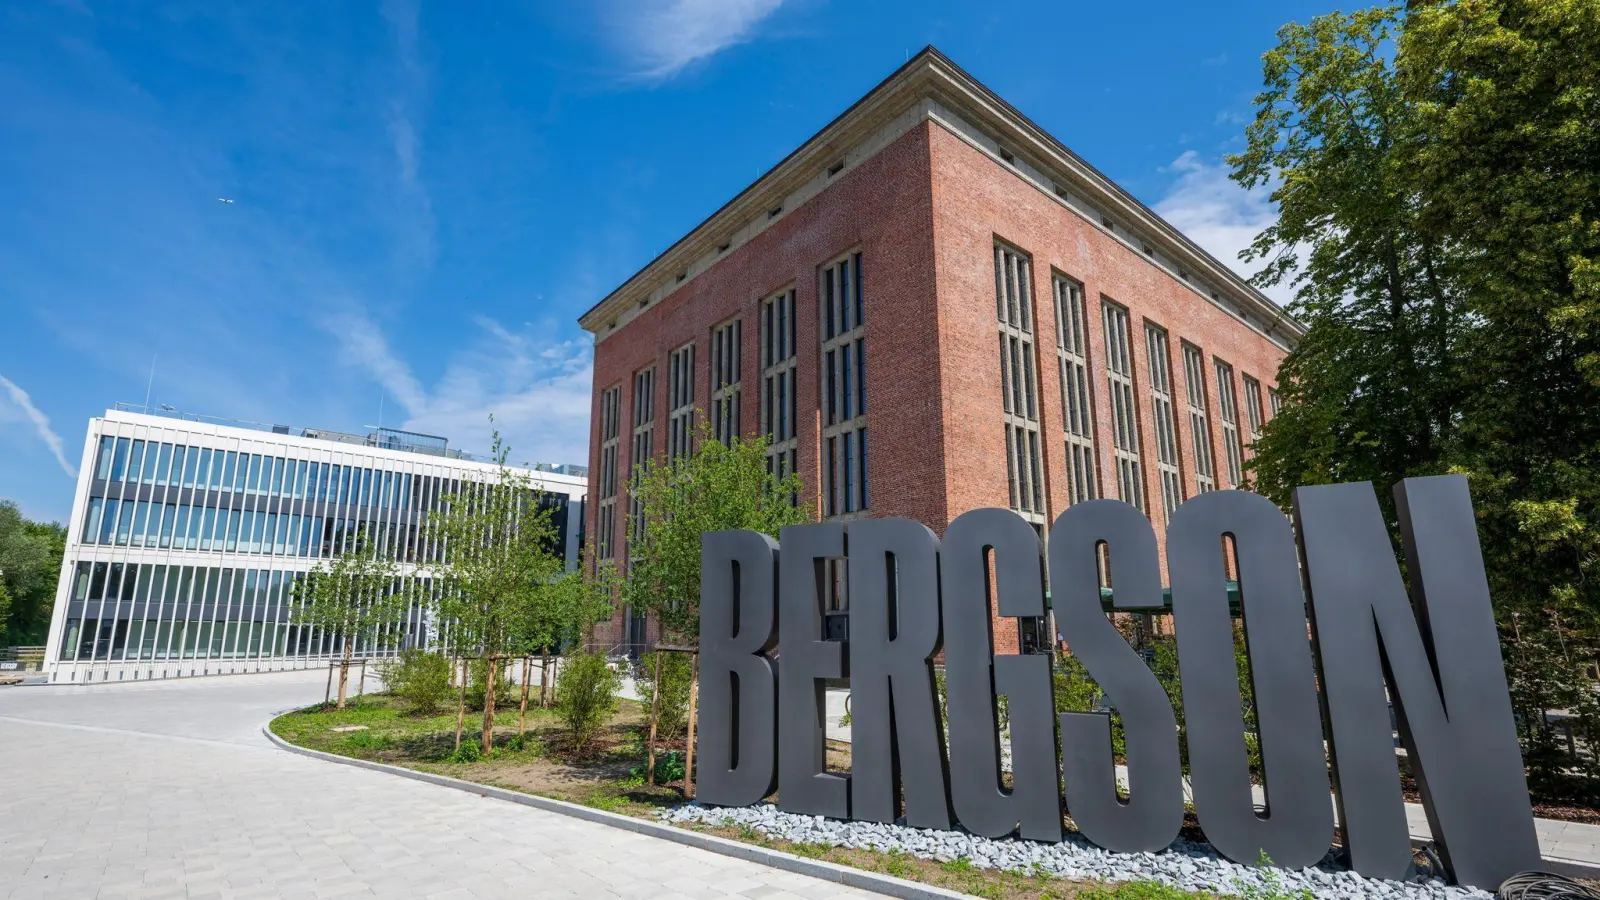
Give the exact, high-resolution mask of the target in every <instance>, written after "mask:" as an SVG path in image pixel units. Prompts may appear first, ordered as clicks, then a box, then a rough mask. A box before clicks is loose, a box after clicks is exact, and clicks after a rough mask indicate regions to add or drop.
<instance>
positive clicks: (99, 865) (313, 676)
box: [0, 673, 878, 900]
mask: <svg viewBox="0 0 1600 900" xmlns="http://www.w3.org/2000/svg"><path fill="white" fill-rule="evenodd" d="M323 683H324V682H323V676H322V675H321V673H282V674H273V675H239V676H224V677H217V678H206V679H195V680H192V681H168V682H146V683H141V684H122V685H106V686H100V687H90V688H86V687H8V688H0V747H3V748H4V750H3V755H0V898H34V897H70V898H113V897H130V898H131V897H194V898H200V897H217V898H221V897H291V898H293V897H304V898H324V897H433V898H450V900H456V898H471V897H483V898H495V897H538V898H564V897H575V898H576V897H581V898H611V897H623V898H657V897H659V898H683V897H697V898H702V897H711V898H719V897H734V898H749V900H755V898H764V900H795V898H808V900H830V898H841V900H842V898H869V897H875V896H878V895H875V894H870V893H867V892H864V891H859V890H855V889H851V888H847V887H844V886H841V885H837V884H832V883H829V882H825V881H820V880H817V879H814V878H809V877H806V876H803V875H796V874H793V873H789V872H784V871H780V870H777V869H770V868H767V867H765V866H761V865H758V864H755V863H750V862H745V861H743V860H736V859H732V858H729V857H724V856H719V855H717V854H713V853H709V852H706V851H703V850H697V849H694V848H690V847H684V846H681V845H678V844H674V843H670V842H667V841H662V840H659V839H657V838H651V837H646V836H644V835H638V834H634V833H632V832H628V831H623V830H621V829H616V828H608V827H606V826H604V825H597V824H594V823H590V822H585V821H582V820H578V819H572V818H568V817H566V816H560V815H556V814H553V813H547V812H544V811H541V810H536V809H531V808H528V807H523V806H518V805H516V804H511V803H506V802H503V801H499V800H493V799H489V798H484V797H478V796H474V795H472V794H468V793H464V792H462V791H457V790H452V789H450V788H443V787H438V786H435V785H430V784H423V783H419V782H414V781H409V780H406V779H402V778H397V777H395V776H392V775H386V774H384V773H381V772H370V771H366V770H363V769H357V768H353V767H349V766H340V765H336V764H332V763H327V762H323V761H320V760H315V759H309V758H306V757H302V756H298V755H295V754H291V753H286V752H284V751H281V750H278V749H276V748H274V747H272V746H271V745H270V744H269V743H268V742H267V741H266V739H265V738H263V737H262V736H261V733H260V729H261V726H262V724H264V723H265V722H266V721H267V719H268V718H270V717H271V715H272V714H274V713H276V712H279V711H281V710H285V709H289V708H293V707H296V706H302V705H305V704H307V703H311V702H315V701H316V699H317V696H316V694H317V689H318V688H321V687H323Z"/></svg>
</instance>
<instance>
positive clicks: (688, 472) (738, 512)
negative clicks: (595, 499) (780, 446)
mask: <svg viewBox="0 0 1600 900" xmlns="http://www.w3.org/2000/svg"><path fill="white" fill-rule="evenodd" d="M699 418H700V421H701V425H700V427H699V429H698V430H697V432H696V440H695V445H694V449H693V450H691V451H690V452H689V453H687V454H685V455H683V456H681V457H679V458H678V459H676V460H673V461H671V462H670V463H667V464H665V465H660V464H650V465H646V466H645V467H644V469H643V470H642V471H641V473H640V474H639V475H638V476H637V477H636V479H635V481H634V483H633V485H632V486H631V487H630V488H629V496H630V497H631V498H632V499H633V501H634V502H635V503H636V504H637V505H638V507H637V508H638V518H637V519H636V521H635V522H634V523H633V524H632V526H631V527H632V535H633V538H632V540H630V542H629V544H628V577H627V580H626V582H625V583H624V586H623V592H622V594H623V599H624V600H625V601H626V602H627V603H628V605H629V606H631V607H633V608H634V609H639V610H645V611H648V612H649V613H650V614H652V615H654V616H655V617H656V620H657V621H658V622H659V623H660V626H661V631H662V633H663V634H664V635H665V636H667V638H668V639H669V640H672V641H676V642H681V643H685V644H690V645H693V644H697V643H699V640H700V535H701V534H703V533H704V532H707V531H723V530H726V529H732V528H748V529H752V530H754V531H759V532H762V533H764V534H769V535H772V536H773V537H777V535H778V530H779V529H780V528H782V527H783V526H785V525H797V524H800V523H802V522H805V521H807V520H808V518H809V517H808V516H807V514H806V513H805V511H804V510H803V509H802V508H801V507H800V506H798V505H796V503H795V502H794V501H795V498H796V497H797V496H798V495H799V493H800V479H799V476H797V475H795V474H793V473H790V474H789V475H787V476H785V477H784V478H781V479H780V478H774V477H773V476H772V475H770V474H768V472H767V456H766V450H767V441H766V439H765V438H764V437H757V438H742V437H735V438H734V439H733V440H731V441H729V442H728V443H726V444H724V443H722V442H721V441H719V440H717V439H716V436H715V435H714V434H713V433H712V431H711V426H710V424H709V423H707V422H706V421H705V417H704V416H700V417H699Z"/></svg>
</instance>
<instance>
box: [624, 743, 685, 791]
mask: <svg viewBox="0 0 1600 900" xmlns="http://www.w3.org/2000/svg"><path fill="white" fill-rule="evenodd" d="M644 770H645V766H644V765H638V766H634V767H633V769H632V771H630V772H629V773H628V774H630V775H632V776H633V777H634V778H637V779H638V780H639V781H638V783H639V784H644V782H645V777H644V775H645V771H644ZM686 774H688V770H687V769H686V768H685V766H684V761H683V754H682V753H679V752H678V751H676V750H668V751H667V752H666V753H662V754H658V755H657V756H656V784H671V783H673V782H674V781H682V780H683V778H684V776H685V775H686Z"/></svg>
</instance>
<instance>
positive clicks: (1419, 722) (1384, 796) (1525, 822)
mask: <svg viewBox="0 0 1600 900" xmlns="http://www.w3.org/2000/svg"><path fill="white" fill-rule="evenodd" d="M1395 499H1396V501H1397V504H1398V507H1399V513H1400V529H1401V534H1402V538H1403V541H1404V543H1405V550H1406V566H1407V570H1408V571H1409V572H1410V574H1411V598H1410V600H1409V601H1408V599H1407V596H1406V587H1405V583H1404V582H1403V581H1402V580H1401V577H1400V570H1399V566H1398V564H1397V563H1396V561H1395V555H1394V548H1393V546H1392V545H1391V543H1390V541H1389V536H1388V531H1387V529H1386V528H1385V526H1384V522H1383V516H1382V513H1381V512H1380V511H1379V509H1378V502H1377V498H1376V497H1375V496H1374V495H1373V490H1372V485H1371V484H1369V483H1366V482H1362V483H1358V484H1332V485H1324V486H1320V487H1306V488H1300V489H1299V490H1297V491H1296V492H1295V518H1296V520H1297V523H1298V530H1299V532H1300V541H1301V553H1302V555H1303V558H1304V562H1305V567H1304V568H1305V573H1306V583H1307V596H1308V598H1309V600H1310V604H1311V613H1312V621H1313V633H1314V639H1315V644H1316V651H1317V656H1318V658H1319V660H1320V664H1321V671H1322V688H1323V693H1324V700H1323V703H1324V705H1325V706H1326V714H1327V717H1328V723H1329V726H1330V731H1331V733H1332V735H1333V750H1332V755H1333V767H1334V790H1335V794H1336V797H1337V800H1338V807H1339V820H1340V822H1341V823H1343V825H1344V829H1345V842H1346V844H1345V845H1346V846H1347V847H1348V848H1349V851H1350V860H1351V865H1352V867H1353V868H1355V870H1356V871H1358V872H1360V873H1361V874H1363V875H1367V876H1369V877H1376V878H1391V879H1392V878H1400V877H1402V876H1404V875H1405V874H1406V871H1407V867H1408V865H1409V864H1410V861H1411V845H1410V841H1409V830H1408V829H1407V827H1406V815H1405V807H1404V805H1403V804H1404V799H1403V797H1402V795H1401V793H1400V783H1399V774H1398V771H1397V768H1396V764H1395V753H1394V744H1393V739H1392V737H1391V735H1390V725H1389V713H1388V708H1387V706H1386V704H1385V683H1387V685H1388V696H1389V697H1392V698H1393V700H1394V703H1395V707H1396V710H1395V711H1396V714H1397V718H1398V720H1399V724H1400V729H1399V730H1400V739H1401V741H1402V743H1403V744H1404V745H1405V748H1406V752H1407V753H1408V754H1409V755H1410V758H1411V764H1412V769H1413V771H1414V772H1415V773H1416V778H1417V784H1418V787H1419V788H1420V789H1421V793H1422V801H1423V805H1424V807H1425V808H1426V810H1427V814H1428V825H1429V826H1430V828H1431V829H1432V831H1433V837H1434V839H1435V841H1436V842H1437V844H1438V847H1439V852H1440V857H1441V859H1442V861H1443V862H1444V864H1445V866H1446V867H1447V868H1449V870H1450V872H1451V874H1452V875H1453V876H1454V877H1455V879H1456V881H1458V882H1459V883H1462V884H1468V885H1474V886H1477V887H1480V888H1483V889H1485V890H1491V891H1492V890H1494V889H1495V888H1497V887H1499V885H1500V883H1501V882H1502V881H1504V880H1505V879H1506V878H1507V877H1508V876H1510V875H1513V874H1515V873H1517V872H1521V871H1524V870H1527V869H1537V868H1539V865H1540V863H1539V840H1538V836H1537V834H1536V833H1535V831H1534V827H1533V811H1532V809H1531V807H1530V805H1529V801H1528V785H1527V778H1526V777H1525V775H1524V774H1523V769H1522V756H1521V753H1520V752H1519V749H1518V747H1517V733H1516V726H1515V724H1514V722H1513V721H1512V718H1511V699H1510V696H1509V695H1508V694H1507V692H1506V676H1505V668H1504V666H1503V664H1502V662H1501V659H1500V645H1499V641H1498V638H1497V635H1496V632H1495V623H1494V610H1493V608H1492V607H1491V606H1490V602H1489V587H1488V580H1487V578H1486V577H1485V575H1484V569H1483V555H1482V552H1481V550H1480V548H1479V546H1478V534H1477V530H1476V527H1475V524H1474V520H1473V515H1472V501H1471V498H1470V497H1469V495H1468V493H1467V481H1466V478H1464V477H1462V476H1458V475H1447V476H1437V477H1432V478H1408V479H1406V480H1405V481H1403V482H1402V483H1400V484H1399V485H1397V486H1396V487H1395Z"/></svg>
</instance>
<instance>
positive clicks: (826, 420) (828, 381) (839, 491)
mask: <svg viewBox="0 0 1600 900" xmlns="http://www.w3.org/2000/svg"><path fill="white" fill-rule="evenodd" d="M861 289H862V278H861V254H859V253H852V254H851V255H849V256H846V257H845V258H844V259H841V260H839V261H838V262H835V263H833V264H831V265H829V266H827V267H825V268H823V270H822V273H821V281H820V284H819V285H818V290H817V296H818V300H819V304H818V305H819V307H820V309H819V310H818V313H819V315H818V317H817V318H818V322H819V324H820V327H819V330H820V331H821V336H822V398H821V399H822V498H823V509H824V514H825V515H829V516H842V515H846V514H848V513H853V512H857V511H860V510H864V509H866V508H867V380H866V374H867V351H866V338H865V335H866V329H865V327H864V326H863V321H862V318H863V317H862V314H863V312H864V309H865V302H864V298H863V296H862V290H861Z"/></svg>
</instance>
